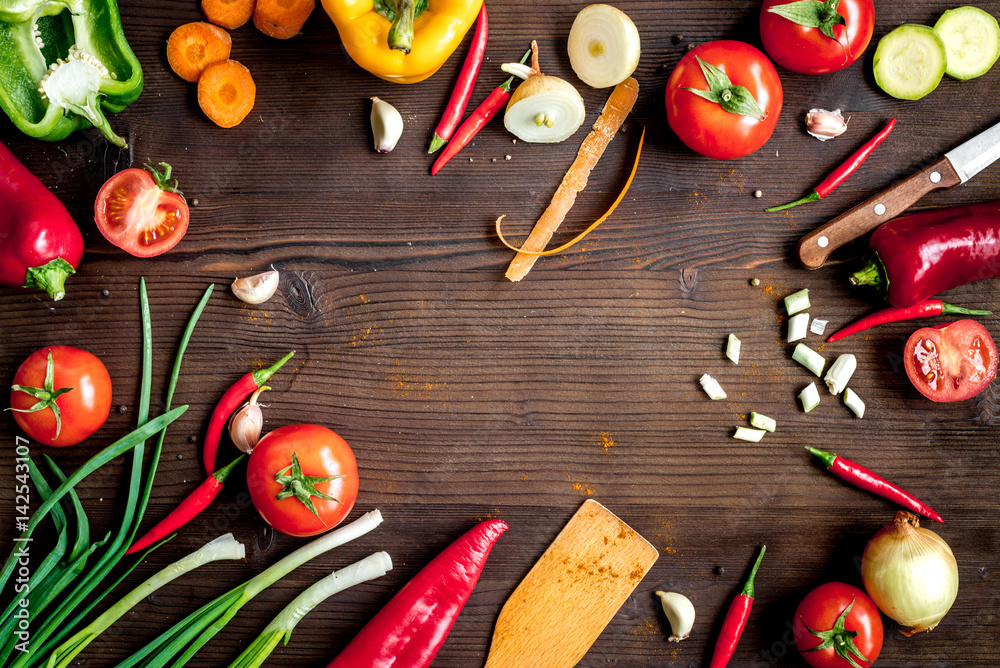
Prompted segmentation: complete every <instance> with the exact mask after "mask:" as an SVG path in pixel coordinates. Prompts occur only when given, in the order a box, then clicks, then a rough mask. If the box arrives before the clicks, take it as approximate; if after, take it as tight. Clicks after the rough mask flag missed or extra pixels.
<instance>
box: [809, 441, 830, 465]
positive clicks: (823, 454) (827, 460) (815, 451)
mask: <svg viewBox="0 0 1000 668" xmlns="http://www.w3.org/2000/svg"><path fill="white" fill-rule="evenodd" d="M806 450H808V451H809V452H811V453H812V454H814V455H816V456H817V457H819V458H820V459H822V460H823V463H824V464H826V468H830V467H831V466H833V463H834V462H835V461H837V455H835V454H833V453H832V452H823V451H822V450H820V449H818V448H814V447H812V446H809V445H807V446H806Z"/></svg>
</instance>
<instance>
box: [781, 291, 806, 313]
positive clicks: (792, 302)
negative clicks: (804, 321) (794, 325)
mask: <svg viewBox="0 0 1000 668" xmlns="http://www.w3.org/2000/svg"><path fill="white" fill-rule="evenodd" d="M810 306H811V304H810V303H809V290H808V289H806V290H799V291H798V292H793V293H792V294H790V295H788V296H787V297H785V310H786V311H788V315H795V314H796V313H798V312H799V311H805V310H806V309H807V308H809V307H810Z"/></svg>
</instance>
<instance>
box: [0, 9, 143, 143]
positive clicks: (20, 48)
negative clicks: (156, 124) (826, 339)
mask: <svg viewBox="0 0 1000 668" xmlns="http://www.w3.org/2000/svg"><path fill="white" fill-rule="evenodd" d="M141 92H142V67H141V66H140V65H139V60H138V59H137V58H136V57H135V54H134V53H132V49H131V48H129V45H128V42H127V41H126V40H125V33H124V31H123V30H122V22H121V15H120V14H119V13H118V4H117V3H116V2H115V0H0V107H2V108H3V110H4V111H5V112H6V113H7V115H8V116H9V117H10V119H11V121H13V122H14V124H15V125H16V126H17V127H18V128H20V130H21V131H22V132H24V133H25V134H27V135H29V136H31V137H37V138H38V139H43V140H45V141H58V140H60V139H65V138H66V137H67V136H69V135H70V134H71V133H72V132H73V131H74V130H78V129H80V128H85V127H88V126H94V127H96V128H97V129H98V130H100V131H101V134H103V135H104V136H105V137H106V138H107V139H108V141H110V142H111V143H113V144H116V145H117V146H121V147H124V146H126V143H125V140H124V139H122V138H121V137H119V136H118V135H117V134H115V132H114V131H113V130H112V129H111V126H110V125H109V124H108V121H107V119H106V118H105V117H104V111H110V112H119V111H121V110H123V109H124V108H125V106H126V105H128V104H130V103H132V102H134V101H135V100H136V98H138V97H139V93H141Z"/></svg>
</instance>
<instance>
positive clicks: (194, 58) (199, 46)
mask: <svg viewBox="0 0 1000 668" xmlns="http://www.w3.org/2000/svg"><path fill="white" fill-rule="evenodd" d="M232 46H233V39H232V38H231V37H230V36H229V33H227V32H226V31H225V30H223V29H222V28H220V27H218V26H214V25H212V24H211V23H204V22H201V21H199V22H197V23H185V24H184V25H182V26H180V27H178V28H177V29H176V30H174V31H173V32H172V33H171V34H170V39H168V40H167V62H168V63H170V69H172V70H173V71H174V72H176V73H177V76H179V77H180V78H181V79H184V80H185V81H197V80H198V77H199V76H201V73H202V71H204V69H205V68H206V67H208V66H209V65H211V64H212V63H217V62H219V61H222V60H226V59H227V58H229V52H230V50H231V49H232Z"/></svg>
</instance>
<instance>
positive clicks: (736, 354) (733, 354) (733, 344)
mask: <svg viewBox="0 0 1000 668" xmlns="http://www.w3.org/2000/svg"><path fill="white" fill-rule="evenodd" d="M726 357H728V358H729V359H731V360H732V361H733V364H739V363H740V340H739V339H737V338H736V335H735V334H730V335H729V340H728V341H727V342H726Z"/></svg>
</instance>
